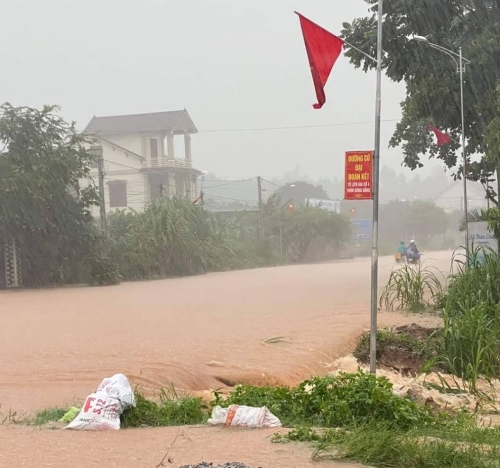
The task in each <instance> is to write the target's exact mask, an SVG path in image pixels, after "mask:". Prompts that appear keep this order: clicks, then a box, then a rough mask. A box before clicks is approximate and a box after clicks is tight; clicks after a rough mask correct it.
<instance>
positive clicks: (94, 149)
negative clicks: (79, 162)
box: [90, 143, 109, 237]
mask: <svg viewBox="0 0 500 468" xmlns="http://www.w3.org/2000/svg"><path fill="white" fill-rule="evenodd" d="M90 152H91V153H92V154H93V155H94V158H95V160H96V162H97V172H98V174H99V208H100V216H101V219H100V224H101V232H102V234H103V235H104V236H105V237H108V236H109V233H108V221H107V219H106V200H105V197H104V158H103V152H102V146H101V145H100V144H98V143H96V144H95V145H92V146H91V148H90Z"/></svg>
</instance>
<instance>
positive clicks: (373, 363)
mask: <svg viewBox="0 0 500 468" xmlns="http://www.w3.org/2000/svg"><path fill="white" fill-rule="evenodd" d="M382 24H383V0H379V2H378V32H377V99H376V103H375V148H374V158H373V224H372V273H371V317H370V372H371V373H372V374H375V373H376V372H377V311H378V310H377V302H378V196H379V166H380V116H381V112H382Z"/></svg>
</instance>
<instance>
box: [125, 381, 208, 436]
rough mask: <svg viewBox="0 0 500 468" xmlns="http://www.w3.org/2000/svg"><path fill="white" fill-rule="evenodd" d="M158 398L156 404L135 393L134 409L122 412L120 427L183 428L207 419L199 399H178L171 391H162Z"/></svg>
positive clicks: (204, 408) (203, 406) (204, 407)
mask: <svg viewBox="0 0 500 468" xmlns="http://www.w3.org/2000/svg"><path fill="white" fill-rule="evenodd" d="M158 397H159V398H158V400H159V401H158V403H156V402H155V401H151V400H147V399H146V398H145V397H144V396H143V395H142V394H141V393H139V392H138V391H136V392H135V400H136V407H135V408H129V409H127V410H125V411H124V412H123V414H122V416H121V426H122V427H123V428H130V427H141V426H149V427H159V426H184V425H192V424H202V423H205V422H206V421H207V419H208V414H207V408H206V406H205V405H204V404H203V402H202V400H201V399H200V398H193V397H190V396H186V397H180V396H178V395H177V394H176V393H175V392H173V391H172V390H169V391H168V392H167V391H165V390H162V391H161V392H160V393H159V395H158Z"/></svg>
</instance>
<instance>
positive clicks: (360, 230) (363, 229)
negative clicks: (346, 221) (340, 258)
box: [351, 219, 372, 242]
mask: <svg viewBox="0 0 500 468" xmlns="http://www.w3.org/2000/svg"><path fill="white" fill-rule="evenodd" d="M351 223H352V226H353V228H354V229H353V234H352V237H353V239H354V240H356V241H361V242H362V241H365V242H366V241H369V240H370V239H371V238H372V222H371V221H370V220H369V219H351Z"/></svg>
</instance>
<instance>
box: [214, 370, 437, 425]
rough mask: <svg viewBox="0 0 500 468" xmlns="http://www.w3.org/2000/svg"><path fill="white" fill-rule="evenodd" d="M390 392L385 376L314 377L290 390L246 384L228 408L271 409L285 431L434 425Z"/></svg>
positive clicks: (414, 406) (424, 411)
mask: <svg viewBox="0 0 500 468" xmlns="http://www.w3.org/2000/svg"><path fill="white" fill-rule="evenodd" d="M391 389H392V384H391V383H390V382H389V381H388V380H387V379H385V378H384V377H378V378H377V377H376V376H374V375H373V374H368V373H364V372H362V371H359V372H358V373H356V374H347V373H341V374H339V375H338V376H325V377H315V378H312V379H310V380H306V381H305V382H302V383H301V384H300V385H298V386H297V387H294V388H291V389H290V388H286V387H253V386H249V385H243V386H239V387H237V388H236V389H235V390H234V392H233V393H232V394H231V395H230V396H229V397H228V398H227V399H226V400H225V401H224V402H223V404H224V405H230V404H240V405H248V406H267V407H268V408H269V409H270V410H271V412H273V413H274V414H275V415H276V416H277V417H279V418H280V419H281V422H282V423H283V424H284V425H285V426H294V425H302V426H316V427H341V426H346V425H349V424H354V423H355V424H361V423H365V422H368V421H371V420H381V421H387V423H388V424H390V425H393V426H394V427H398V428H408V427H410V426H412V425H414V424H424V423H427V422H430V421H431V420H432V416H431V415H430V414H429V412H428V410H427V409H425V408H420V407H419V406H418V405H417V404H416V403H414V402H412V401H411V400H409V399H406V398H400V397H398V396H396V395H394V393H393V392H392V390H391Z"/></svg>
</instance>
